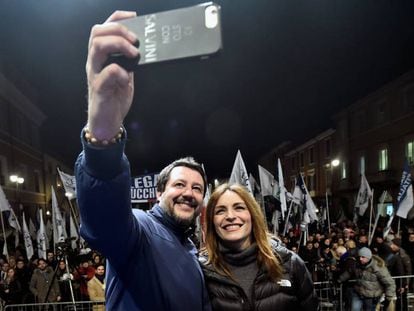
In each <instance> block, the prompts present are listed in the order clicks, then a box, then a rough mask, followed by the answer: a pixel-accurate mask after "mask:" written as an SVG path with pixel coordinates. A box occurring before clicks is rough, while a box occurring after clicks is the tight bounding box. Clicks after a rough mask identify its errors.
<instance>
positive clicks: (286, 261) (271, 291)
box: [200, 240, 318, 311]
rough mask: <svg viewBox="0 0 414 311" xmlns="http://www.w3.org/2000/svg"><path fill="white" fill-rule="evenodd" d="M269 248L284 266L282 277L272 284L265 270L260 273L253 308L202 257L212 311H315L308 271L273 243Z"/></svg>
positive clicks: (237, 289)
mask: <svg viewBox="0 0 414 311" xmlns="http://www.w3.org/2000/svg"><path fill="white" fill-rule="evenodd" d="M272 248H273V251H274V252H275V254H276V255H277V256H278V257H279V258H280V260H281V262H282V265H283V269H284V272H283V276H282V279H281V280H280V281H279V282H277V283H276V282H273V281H272V280H271V279H270V278H269V276H268V275H267V272H266V271H265V270H264V269H259V272H258V275H257V276H256V279H255V284H254V290H253V292H254V297H251V301H252V304H253V305H250V303H249V300H248V299H247V297H246V294H245V293H244V291H243V289H242V288H241V287H240V285H239V284H237V283H235V282H234V281H233V280H231V279H229V278H228V277H225V276H222V275H220V274H218V273H217V272H216V271H215V270H213V267H212V265H210V264H209V265H206V262H207V257H206V256H201V257H200V262H201V264H202V268H203V272H204V276H205V281H206V284H207V290H208V292H209V296H210V302H211V305H212V308H213V310H214V311H218V310H225V311H232V310H234V311H236V310H237V311H245V310H246V311H247V310H249V311H250V310H257V311H268V310H269V311H270V310H271V311H274V310H279V311H284V310H288V311H294V310H305V311H311V310H317V309H318V300H317V297H316V294H315V291H314V288H313V283H312V279H311V276H310V273H309V271H308V270H307V269H306V266H305V264H304V262H303V260H302V259H300V257H299V256H298V255H297V254H295V253H293V252H291V251H289V250H288V249H286V248H285V247H284V246H282V245H281V243H280V242H278V241H275V240H272Z"/></svg>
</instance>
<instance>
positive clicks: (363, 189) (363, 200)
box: [355, 174, 372, 216]
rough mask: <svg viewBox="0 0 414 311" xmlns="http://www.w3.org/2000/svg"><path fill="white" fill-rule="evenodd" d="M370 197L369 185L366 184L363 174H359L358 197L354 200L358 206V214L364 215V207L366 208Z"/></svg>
mask: <svg viewBox="0 0 414 311" xmlns="http://www.w3.org/2000/svg"><path fill="white" fill-rule="evenodd" d="M371 197H372V191H371V187H370V186H369V184H368V181H367V179H366V178H365V174H362V175H361V186H360V187H359V191H358V197H357V200H356V202H355V207H359V212H358V214H359V215H360V216H362V215H364V213H365V211H366V209H367V208H368V204H369V200H370V199H371Z"/></svg>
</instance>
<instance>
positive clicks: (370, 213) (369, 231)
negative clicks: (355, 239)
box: [368, 189, 374, 237]
mask: <svg viewBox="0 0 414 311" xmlns="http://www.w3.org/2000/svg"><path fill="white" fill-rule="evenodd" d="M371 193H372V196H371V209H370V211H369V226H368V237H370V236H371V234H372V235H373V234H374V232H373V231H372V232H371V230H372V229H371V228H372V226H371V222H372V208H373V204H372V201H374V200H373V198H374V189H372V191H371Z"/></svg>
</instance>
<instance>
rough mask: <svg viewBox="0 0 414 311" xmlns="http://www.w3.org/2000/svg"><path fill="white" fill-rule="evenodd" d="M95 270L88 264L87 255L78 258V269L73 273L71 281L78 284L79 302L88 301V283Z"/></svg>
mask: <svg viewBox="0 0 414 311" xmlns="http://www.w3.org/2000/svg"><path fill="white" fill-rule="evenodd" d="M94 275H95V268H94V267H93V266H91V265H90V264H89V257H88V256H87V255H82V256H80V263H79V267H78V268H77V269H76V270H75V271H74V272H73V279H74V281H75V282H77V283H78V284H79V292H80V300H82V301H88V300H89V294H88V282H89V281H90V280H91V279H92V278H93V277H94Z"/></svg>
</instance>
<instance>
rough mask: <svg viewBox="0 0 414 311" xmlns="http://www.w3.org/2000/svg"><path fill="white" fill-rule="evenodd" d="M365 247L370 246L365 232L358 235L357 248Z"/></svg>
mask: <svg viewBox="0 0 414 311" xmlns="http://www.w3.org/2000/svg"><path fill="white" fill-rule="evenodd" d="M363 247H368V236H367V235H365V234H360V235H359V236H358V243H357V248H358V249H361V248H363Z"/></svg>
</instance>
